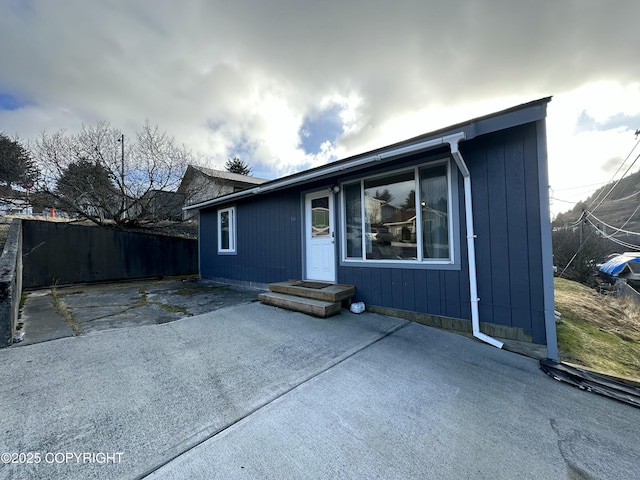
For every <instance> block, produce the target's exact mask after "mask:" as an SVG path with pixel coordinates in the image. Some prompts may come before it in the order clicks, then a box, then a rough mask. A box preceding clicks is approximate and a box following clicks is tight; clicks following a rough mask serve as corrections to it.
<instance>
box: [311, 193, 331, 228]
mask: <svg viewBox="0 0 640 480" xmlns="http://www.w3.org/2000/svg"><path fill="white" fill-rule="evenodd" d="M311 236H312V237H328V236H329V197H322V198H314V199H313V200H311Z"/></svg>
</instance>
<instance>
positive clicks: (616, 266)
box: [599, 253, 640, 277]
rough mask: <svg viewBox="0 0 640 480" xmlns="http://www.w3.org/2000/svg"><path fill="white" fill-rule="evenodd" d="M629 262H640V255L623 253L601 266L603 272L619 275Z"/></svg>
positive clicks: (613, 275) (614, 275)
mask: <svg viewBox="0 0 640 480" xmlns="http://www.w3.org/2000/svg"><path fill="white" fill-rule="evenodd" d="M628 263H640V255H639V254H636V253H632V254H628V253H623V254H622V255H618V256H615V257H613V258H612V259H610V260H609V261H608V262H606V263H603V264H602V265H600V267H599V268H600V271H601V272H603V273H606V274H607V275H611V276H612V277H617V276H618V274H619V273H620V272H621V271H622V270H623V269H624V267H626V266H627V264H628Z"/></svg>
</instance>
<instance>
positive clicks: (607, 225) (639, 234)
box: [585, 210, 640, 236]
mask: <svg viewBox="0 0 640 480" xmlns="http://www.w3.org/2000/svg"><path fill="white" fill-rule="evenodd" d="M585 213H586V214H587V216H589V217H592V218H594V219H595V220H596V222H598V223H599V224H601V225H604V226H605V227H607V228H610V229H612V230H615V232H616V233H619V232H622V233H626V234H627V235H637V236H640V233H637V232H632V231H630V230H623V229H622V228H618V227H614V226H613V225H609V224H608V223H606V222H604V221H603V220H600V219H599V218H598V217H596V216H595V215H594V214H593V213H591V212H589V211H586V210H585ZM612 235H615V234H612Z"/></svg>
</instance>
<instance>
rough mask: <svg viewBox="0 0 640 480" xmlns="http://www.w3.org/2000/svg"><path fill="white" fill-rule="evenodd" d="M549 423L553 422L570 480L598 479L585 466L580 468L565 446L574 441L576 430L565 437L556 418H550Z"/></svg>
mask: <svg viewBox="0 0 640 480" xmlns="http://www.w3.org/2000/svg"><path fill="white" fill-rule="evenodd" d="M549 423H550V424H551V429H552V430H553V432H554V433H555V434H556V437H557V439H558V451H559V452H560V455H561V456H562V459H563V460H564V463H565V464H566V465H567V478H568V479H569V480H597V479H596V477H594V476H593V475H591V474H590V473H589V472H587V471H586V470H584V469H583V468H580V467H579V466H578V465H576V463H575V462H573V461H572V460H571V459H570V458H569V454H568V452H567V449H566V448H565V446H566V445H568V444H570V443H571V442H572V440H573V438H574V437H575V436H576V432H574V433H573V435H571V436H569V437H568V438H563V435H562V434H561V432H560V428H559V426H558V422H557V421H556V419H555V418H550V419H549Z"/></svg>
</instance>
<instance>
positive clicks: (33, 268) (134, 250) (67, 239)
mask: <svg viewBox="0 0 640 480" xmlns="http://www.w3.org/2000/svg"><path fill="white" fill-rule="evenodd" d="M22 259H23V264H24V271H23V277H22V279H23V285H24V288H37V287H48V286H51V285H68V284H73V283H91V282H105V281H117V280H125V279H134V278H149V277H161V276H175V275H189V274H195V273H198V242H197V240H190V239H184V238H177V237H167V236H162V235H150V234H140V233H131V232H123V231H120V230H114V229H110V228H103V227H93V226H82V225H75V224H70V223H58V222H48V221H39V220H24V221H23V244H22Z"/></svg>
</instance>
